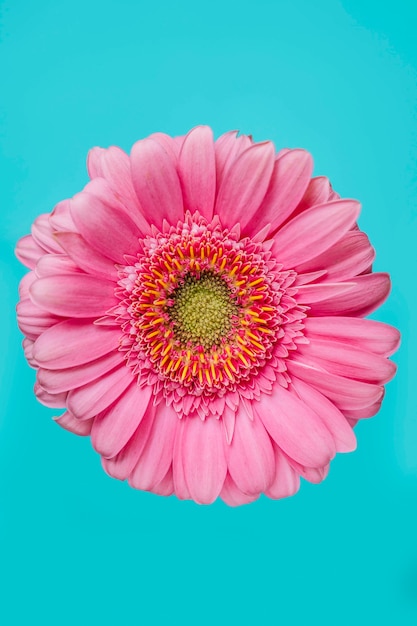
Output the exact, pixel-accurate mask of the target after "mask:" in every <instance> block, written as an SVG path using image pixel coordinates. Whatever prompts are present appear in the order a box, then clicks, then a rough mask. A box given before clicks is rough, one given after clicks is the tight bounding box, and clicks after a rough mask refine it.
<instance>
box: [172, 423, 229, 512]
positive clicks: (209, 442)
mask: <svg viewBox="0 0 417 626" xmlns="http://www.w3.org/2000/svg"><path fill="white" fill-rule="evenodd" d="M184 419H185V418H184ZM224 444H225V442H224V434H223V429H222V424H221V423H220V420H217V419H213V418H208V419H206V420H205V421H204V422H203V421H202V420H201V419H200V418H199V417H197V416H196V417H189V418H187V420H186V424H185V427H184V429H183V431H182V442H181V455H182V464H183V468H184V475H185V480H186V482H187V485H188V488H189V490H190V494H191V497H192V498H193V500H195V501H196V502H198V503H199V504H210V503H211V502H214V500H215V499H216V498H217V496H218V495H219V493H220V491H221V489H222V486H223V483H224V479H225V478H226V473H227V463H226V456H225V445H224Z"/></svg>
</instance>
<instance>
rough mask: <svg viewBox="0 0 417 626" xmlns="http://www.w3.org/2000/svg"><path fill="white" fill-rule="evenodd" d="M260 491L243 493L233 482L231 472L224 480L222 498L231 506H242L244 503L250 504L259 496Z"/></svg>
mask: <svg viewBox="0 0 417 626" xmlns="http://www.w3.org/2000/svg"><path fill="white" fill-rule="evenodd" d="M259 496H260V494H259V493H254V494H250V495H248V494H247V493H243V491H241V490H240V489H239V487H237V485H236V483H235V482H233V480H232V478H231V476H230V474H227V476H226V480H225V481H224V485H223V489H222V490H221V492H220V497H221V499H222V500H223V501H224V502H225V503H226V504H228V505H229V506H241V505H242V504H250V503H251V502H254V501H255V500H257V499H258V498H259Z"/></svg>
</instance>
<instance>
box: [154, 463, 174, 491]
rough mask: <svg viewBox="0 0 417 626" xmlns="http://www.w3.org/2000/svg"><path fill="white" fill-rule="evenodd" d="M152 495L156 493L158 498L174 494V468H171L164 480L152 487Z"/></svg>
mask: <svg viewBox="0 0 417 626" xmlns="http://www.w3.org/2000/svg"><path fill="white" fill-rule="evenodd" d="M152 493H156V494H158V496H171V495H172V494H173V493H174V479H173V472H172V466H171V467H170V468H169V470H168V471H167V473H166V474H165V476H164V477H163V479H162V480H160V481H159V483H156V485H154V486H153V487H152Z"/></svg>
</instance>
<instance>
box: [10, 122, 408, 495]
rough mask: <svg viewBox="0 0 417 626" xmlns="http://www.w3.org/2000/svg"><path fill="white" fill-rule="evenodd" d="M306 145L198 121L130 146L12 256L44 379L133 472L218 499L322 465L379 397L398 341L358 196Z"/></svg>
mask: <svg viewBox="0 0 417 626" xmlns="http://www.w3.org/2000/svg"><path fill="white" fill-rule="evenodd" d="M312 170H313V162H312V158H311V156H310V155H309V153H308V152H305V151H304V150H282V151H281V152H279V153H278V154H275V150H274V146H273V144H272V143H271V142H263V143H253V142H252V140H251V139H250V138H249V137H246V136H239V137H238V136H237V134H236V133H235V132H229V133H226V134H224V135H222V136H221V137H220V138H219V139H217V141H213V135H212V131H211V130H210V129H209V128H208V127H202V126H200V127H197V128H194V129H193V130H191V131H190V132H189V133H188V135H186V136H185V137H176V138H171V137H169V136H167V135H164V134H162V133H156V134H154V135H151V136H150V137H149V138H147V139H144V140H142V141H138V142H137V143H136V144H135V145H134V146H133V149H132V152H131V155H130V157H129V156H128V155H127V154H125V153H124V152H123V151H122V150H121V149H119V148H116V147H111V148H109V149H108V150H104V149H101V148H94V149H93V150H92V151H91V152H90V154H89V157H88V171H89V175H90V178H91V181H90V182H89V183H88V184H87V185H86V187H85V188H84V190H83V191H82V192H81V193H79V194H77V195H76V196H74V198H72V199H71V200H64V201H63V202H61V203H59V204H58V205H57V206H56V207H55V209H54V211H53V212H52V213H51V214H50V215H48V214H46V215H41V216H40V217H38V218H37V219H36V220H35V222H34V224H33V227H32V234H31V235H28V236H27V237H24V238H23V239H21V240H20V242H19V244H18V247H17V256H18V257H19V259H20V260H21V261H22V262H23V263H24V264H25V265H26V266H28V267H29V268H30V269H31V270H32V271H31V272H30V273H29V274H27V275H26V276H25V277H24V278H23V280H22V282H21V285H20V297H21V300H20V302H19V304H18V307H17V311H18V320H19V326H20V329H21V330H22V332H23V333H24V334H25V336H26V338H25V339H24V342H23V345H24V349H25V354H26V357H27V359H28V361H29V363H30V364H31V365H32V366H33V367H34V368H36V370H37V382H36V385H35V393H36V395H37V397H38V399H39V400H40V401H41V402H43V403H44V404H46V405H47V406H50V407H54V408H55V407H56V408H58V407H65V408H66V412H65V413H64V414H63V415H62V416H61V417H58V418H56V421H57V423H58V424H60V425H61V426H62V427H63V428H66V429H68V430H70V431H72V432H74V433H76V434H78V435H88V434H91V440H92V443H93V446H94V448H95V449H96V450H97V452H98V453H99V454H100V455H101V456H102V462H103V467H104V469H105V470H106V472H107V473H108V474H110V475H111V476H114V477H115V478H118V479H120V480H125V479H128V481H129V483H130V485H131V486H132V487H135V488H136V489H144V490H149V491H153V492H154V493H158V494H162V495H169V494H172V493H175V494H176V495H177V496H178V497H179V498H183V499H193V500H195V501H196V502H199V503H204V504H207V503H211V502H213V501H214V500H215V499H216V498H217V497H218V496H220V497H221V498H222V499H223V500H224V501H225V502H226V503H227V504H229V505H239V504H244V503H248V502H251V501H252V500H255V499H256V498H257V497H258V496H259V495H260V493H265V494H266V495H267V496H268V497H270V498H282V497H284V496H289V495H292V494H293V493H295V492H296V491H297V490H298V488H299V482H300V476H302V477H303V478H305V479H306V480H308V481H311V482H320V481H321V480H323V478H324V477H325V476H326V474H327V471H328V468H329V463H330V460H331V459H332V458H333V457H334V456H335V454H336V452H349V451H351V450H354V449H355V446H356V439H355V435H354V432H353V430H352V427H353V426H354V425H355V424H356V422H357V420H359V419H362V418H367V417H370V416H372V415H374V414H375V413H376V412H377V411H378V409H379V407H380V405H381V401H382V397H383V394H384V387H383V385H384V383H386V382H387V381H388V380H390V379H391V378H392V376H393V375H394V373H395V365H394V364H393V363H392V362H391V361H389V360H388V359H387V357H388V356H389V355H391V354H392V353H393V352H394V351H395V350H396V349H397V347H398V344H399V333H398V332H397V331H396V330H395V329H394V328H392V327H390V326H387V325H386V324H382V323H379V322H376V321H371V320H367V319H364V317H365V316H366V315H367V314H368V313H370V312H372V311H374V310H375V309H376V308H377V307H378V306H379V305H380V304H381V303H382V302H383V301H384V300H385V299H386V297H387V295H388V293H389V289H390V280H389V276H388V275H387V274H385V273H372V269H371V268H372V262H373V260H374V256H375V253H374V250H373V248H372V246H371V245H370V243H369V240H368V238H367V236H366V235H365V234H364V233H363V232H361V231H360V230H359V228H358V226H357V224H356V221H357V218H358V215H359V210H360V205H359V203H358V202H357V201H356V200H345V199H340V197H339V196H338V195H337V194H336V193H335V192H333V191H332V188H331V186H330V183H329V181H328V179H327V178H325V177H323V176H320V177H316V178H311V175H312Z"/></svg>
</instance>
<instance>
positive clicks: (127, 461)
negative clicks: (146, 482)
mask: <svg viewBox="0 0 417 626" xmlns="http://www.w3.org/2000/svg"><path fill="white" fill-rule="evenodd" d="M154 417H155V407H154V406H152V405H151V404H150V405H148V409H147V410H146V411H145V414H144V416H143V418H142V420H141V422H140V424H139V426H138V427H137V429H136V431H135V433H134V435H133V437H131V439H130V440H129V441H128V442H127V444H126V445H125V446H124V448H123V449H122V450H121V451H120V452H119V453H118V454H116V456H114V457H112V458H111V459H106V458H102V464H103V467H104V469H105V471H106V472H107V473H108V474H109V475H110V476H113V478H117V479H118V480H126V478H127V477H128V476H129V475H130V473H131V472H132V470H133V468H134V467H135V465H136V463H137V462H138V459H139V457H140V455H141V454H142V452H143V450H144V449H145V446H146V444H147V441H148V439H149V435H150V432H151V428H152V424H153V420H154Z"/></svg>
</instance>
